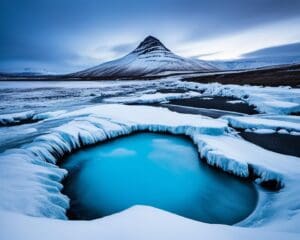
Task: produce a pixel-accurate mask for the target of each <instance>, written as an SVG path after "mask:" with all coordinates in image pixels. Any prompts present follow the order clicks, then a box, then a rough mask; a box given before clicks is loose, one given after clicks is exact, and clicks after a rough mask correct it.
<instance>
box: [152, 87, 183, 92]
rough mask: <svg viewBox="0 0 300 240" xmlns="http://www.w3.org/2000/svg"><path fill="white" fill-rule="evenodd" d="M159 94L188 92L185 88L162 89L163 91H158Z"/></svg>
mask: <svg viewBox="0 0 300 240" xmlns="http://www.w3.org/2000/svg"><path fill="white" fill-rule="evenodd" d="M157 92H159V93H186V92H188V90H187V89H184V88H161V89H158V90H157Z"/></svg>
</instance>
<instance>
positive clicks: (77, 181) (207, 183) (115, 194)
mask: <svg viewBox="0 0 300 240" xmlns="http://www.w3.org/2000/svg"><path fill="white" fill-rule="evenodd" d="M62 167H63V168H65V169H67V170H68V171H69V175H68V177H67V178H66V180H65V183H64V193H65V194H66V195H68V196H69V197H70V199H71V207H70V209H69V212H68V215H69V218H70V219H95V218H100V217H104V216H107V215H110V214H113V213H117V212H120V211H122V210H124V209H127V208H129V207H131V206H133V205H137V204H139V205H149V206H153V207H156V208H160V209H164V210H166V211H169V212H172V213H175V214H178V215H181V216H184V217H187V218H191V219H194V220H198V221H203V222H209V223H223V224H234V223H237V222H239V221H241V220H243V219H244V218H246V217H247V216H248V215H249V214H250V213H251V212H252V211H253V209H254V208H255V206H256V202H257V193H256V190H255V188H254V186H253V184H251V183H250V182H247V181H243V180H241V179H238V178H236V177H233V176H230V175H228V174H226V173H223V172H221V171H219V170H217V169H214V168H212V167H209V166H208V165H207V164H206V163H204V162H203V161H201V160H200V159H199V156H198V152H197V150H196V148H195V146H194V145H193V143H192V142H191V141H190V140H189V139H188V138H184V137H181V136H174V135H166V134H156V133H138V134H133V135H130V136H125V137H121V138H117V139H114V140H111V141H108V142H105V143H101V144H99V145H95V146H92V147H88V148H85V149H81V150H79V151H77V152H75V153H74V154H71V155H70V156H69V157H67V158H66V159H65V160H64V162H63V164H62Z"/></svg>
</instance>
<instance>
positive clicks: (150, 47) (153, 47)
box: [132, 36, 170, 55]
mask: <svg viewBox="0 0 300 240" xmlns="http://www.w3.org/2000/svg"><path fill="white" fill-rule="evenodd" d="M153 51H166V52H170V50H169V49H168V48H166V47H165V45H163V44H162V43H161V41H159V40H158V39H157V38H155V37H153V36H148V37H146V38H145V39H144V40H143V41H142V42H141V43H140V44H139V45H138V47H137V48H136V49H135V50H133V52H132V53H137V54H139V55H140V54H146V53H148V52H153Z"/></svg>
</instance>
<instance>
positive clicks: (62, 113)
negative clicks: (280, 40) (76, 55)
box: [0, 78, 300, 239]
mask: <svg viewBox="0 0 300 240" xmlns="http://www.w3.org/2000/svg"><path fill="white" fill-rule="evenodd" d="M161 89H175V90H178V89H179V90H180V92H181V93H178V92H176V91H174V93H163V92H159V90H161ZM194 95H197V96H198V95H199V96H202V97H207V98H209V97H211V96H231V97H232V96H233V97H236V98H238V99H241V100H243V101H244V102H247V103H249V104H251V105H254V106H255V107H256V109H257V110H258V111H259V112H261V114H258V115H251V116H248V115H245V114H244V115H239V116H236V115H228V116H223V117H221V118H217V119H212V118H209V117H206V116H203V115H199V114H198V115H196V114H181V113H177V112H172V111H170V110H168V109H166V108H163V107H151V106H141V105H140V106H134V105H124V104H122V103H123V102H125V103H131V104H133V103H139V104H141V103H149V101H151V103H154V102H156V103H160V102H164V103H165V102H167V101H168V100H169V99H180V98H187V97H191V96H194ZM0 98H1V109H0V123H1V124H2V123H5V124H2V126H1V127H0V134H1V140H0V165H1V166H0V182H1V185H0V187H1V189H0V199H1V201H0V239H37V238H40V236H43V238H44V239H60V238H64V239H99V238H103V239H121V238H122V239H169V238H172V239H199V238H203V237H206V238H210V239H241V238H243V239H253V238H258V239H266V238H272V239H299V238H300V231H299V227H300V195H299V192H300V187H299V181H300V159H299V158H297V157H293V156H289V155H284V154H279V153H275V152H272V151H269V150H266V149H263V148H261V147H259V146H257V145H254V144H252V143H250V142H247V141H245V140H243V139H242V138H240V137H239V136H238V134H237V132H236V130H235V128H237V129H247V131H256V132H260V133H262V134H263V133H266V132H270V131H276V132H278V133H285V134H293V135H295V136H297V135H299V133H300V117H298V116H290V115H287V114H289V113H299V112H300V90H299V89H292V88H287V87H285V88H280V87H278V88H271V87H266V88H263V87H258V86H257V87H255V86H252V87H250V86H236V85H226V86H224V85H221V84H197V83H187V82H181V81H179V79H176V78H167V79H165V80H162V81H148V82H145V81H143V82H142V81H132V82H114V83H112V82H84V83H83V82H72V83H70V82H69V83H64V82H46V83H40V82H22V84H21V83H13V82H12V83H7V82H6V83H4V82H3V83H1V85H0ZM112 102H113V103H112ZM232 104H234V103H232ZM28 119H34V122H30V121H27V120H28ZM140 130H148V131H157V132H170V133H173V134H185V135H187V136H189V137H190V138H191V139H192V141H193V142H194V143H195V145H196V146H197V148H198V151H199V154H200V156H201V157H202V158H203V159H204V160H205V161H206V162H207V163H208V164H210V165H213V166H217V167H219V168H221V169H222V170H223V171H226V172H228V173H230V174H234V175H237V176H241V177H248V176H251V178H254V179H255V182H256V186H257V189H258V192H259V201H258V205H257V207H256V209H255V210H254V212H253V213H252V214H251V215H250V216H249V217H248V218H247V219H245V220H244V221H242V222H240V223H238V224H236V225H235V226H225V225H214V224H212V225H211V224H205V223H201V222H196V221H192V220H189V219H185V218H182V217H179V216H177V215H174V214H170V213H167V212H164V211H162V210H158V209H154V208H151V207H146V206H136V207H133V208H130V209H128V210H126V211H123V212H121V213H119V214H115V215H111V216H109V217H105V218H103V219H98V220H94V221H78V222H72V221H66V220H65V219H66V215H65V213H66V209H67V208H68V206H69V200H68V198H67V197H66V196H64V195H63V194H62V193H61V189H62V183H61V181H62V179H63V178H64V176H66V174H67V172H66V170H64V169H60V168H59V167H57V166H56V163H57V161H59V160H61V159H62V157H63V156H64V155H65V154H67V153H70V152H71V151H73V150H75V149H78V148H80V147H82V146H84V145H89V144H94V143H96V142H101V141H104V140H106V139H110V138H113V137H116V136H120V135H126V134H130V133H131V132H135V131H140ZM265 186H271V187H272V188H280V190H278V191H269V190H267V189H266V188H265ZM11 226H13V227H11Z"/></svg>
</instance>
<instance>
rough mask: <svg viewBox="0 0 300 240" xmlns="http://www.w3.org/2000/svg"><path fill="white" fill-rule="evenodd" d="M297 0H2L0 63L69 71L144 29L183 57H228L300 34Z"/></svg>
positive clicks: (110, 55)
mask: <svg viewBox="0 0 300 240" xmlns="http://www.w3.org/2000/svg"><path fill="white" fill-rule="evenodd" d="M299 26H300V0H219V1H217V0H207V1H201V0H148V1H143V0H107V1H104V0H98V1H96V0H1V1H0V71H20V70H23V69H24V68H32V69H33V70H38V69H47V70H49V71H51V72H72V71H76V70H81V69H84V68H86V67H90V66H93V65H97V64H99V63H101V62H103V61H108V60H111V59H114V58H117V57H121V56H123V55H124V54H126V53H128V52H129V51H131V50H132V49H133V48H135V46H136V45H137V44H138V43H139V42H140V41H141V40H143V38H145V37H146V36H147V35H153V36H155V37H157V38H159V39H160V40H161V41H162V42H163V43H164V44H165V45H166V46H167V47H168V48H169V49H171V50H173V51H174V52H175V53H177V54H179V55H182V56H185V57H198V58H202V59H208V60H211V59H231V58H236V57H239V56H240V55H242V54H245V53H247V52H251V51H255V50H257V49H261V48H267V47H271V46H276V45H284V44H289V43H296V42H300V30H299V29H300V27H299Z"/></svg>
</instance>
